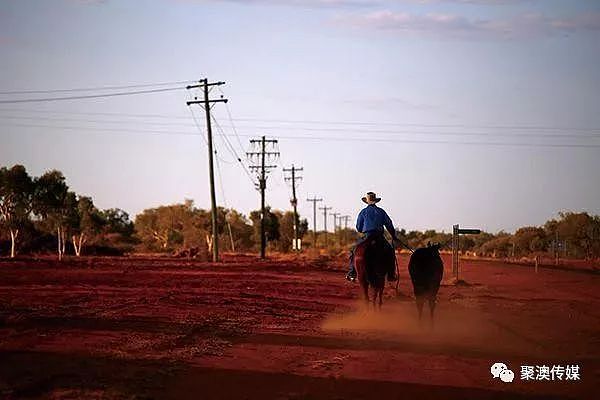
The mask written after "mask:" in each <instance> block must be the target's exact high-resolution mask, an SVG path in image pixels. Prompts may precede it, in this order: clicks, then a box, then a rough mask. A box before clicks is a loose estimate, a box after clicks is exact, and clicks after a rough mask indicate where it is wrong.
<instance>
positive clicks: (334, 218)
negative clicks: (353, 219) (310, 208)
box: [331, 213, 342, 243]
mask: <svg viewBox="0 0 600 400" xmlns="http://www.w3.org/2000/svg"><path fill="white" fill-rule="evenodd" d="M331 215H333V241H334V243H335V242H336V241H337V239H338V237H337V236H336V234H337V228H338V215H342V214H341V213H331Z"/></svg>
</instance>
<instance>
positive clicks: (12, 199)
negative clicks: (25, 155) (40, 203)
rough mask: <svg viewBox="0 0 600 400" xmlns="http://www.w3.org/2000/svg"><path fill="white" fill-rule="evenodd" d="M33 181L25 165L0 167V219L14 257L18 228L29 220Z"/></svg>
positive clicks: (11, 254)
mask: <svg viewBox="0 0 600 400" xmlns="http://www.w3.org/2000/svg"><path fill="white" fill-rule="evenodd" d="M33 191H34V183H33V180H32V179H31V177H30V176H29V174H27V171H26V170H25V167H23V166H22V165H15V166H13V167H12V168H11V169H7V168H6V167H2V168H1V169H0V221H1V222H2V225H4V226H6V228H7V229H8V230H9V232H10V242H11V245H10V256H11V258H14V256H15V252H16V242H17V237H18V236H19V228H20V227H21V226H22V225H23V224H24V223H25V222H27V221H28V220H29V215H30V213H31V208H32V197H33Z"/></svg>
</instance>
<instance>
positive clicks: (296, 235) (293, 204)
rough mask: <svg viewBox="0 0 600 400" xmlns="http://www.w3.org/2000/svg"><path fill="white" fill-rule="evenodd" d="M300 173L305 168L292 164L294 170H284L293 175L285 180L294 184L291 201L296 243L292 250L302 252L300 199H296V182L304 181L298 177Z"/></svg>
mask: <svg viewBox="0 0 600 400" xmlns="http://www.w3.org/2000/svg"><path fill="white" fill-rule="evenodd" d="M298 171H303V168H296V167H294V164H292V168H284V169H283V172H291V173H292V176H290V177H285V178H284V180H285V181H291V182H292V199H291V200H290V203H291V204H292V207H294V243H293V246H292V248H293V249H294V250H298V251H300V243H299V239H300V235H299V232H298V224H299V222H300V221H299V219H298V208H297V206H298V199H297V198H296V180H302V177H301V176H296V172H298Z"/></svg>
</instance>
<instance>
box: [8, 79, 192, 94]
mask: <svg viewBox="0 0 600 400" xmlns="http://www.w3.org/2000/svg"><path fill="white" fill-rule="evenodd" d="M192 82H195V81H175V82H160V83H143V84H137V85H124V86H96V87H87V88H69V89H47V90H12V91H0V95H15V94H43V93H66V92H90V91H98V90H120V89H133V88H142V87H153V86H167V85H184V84H188V83H192Z"/></svg>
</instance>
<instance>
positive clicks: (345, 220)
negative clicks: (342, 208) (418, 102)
mask: <svg viewBox="0 0 600 400" xmlns="http://www.w3.org/2000/svg"><path fill="white" fill-rule="evenodd" d="M340 219H343V220H344V229H348V221H349V220H350V216H349V215H344V216H343V217H340ZM340 225H341V224H340ZM340 228H341V226H340Z"/></svg>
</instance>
